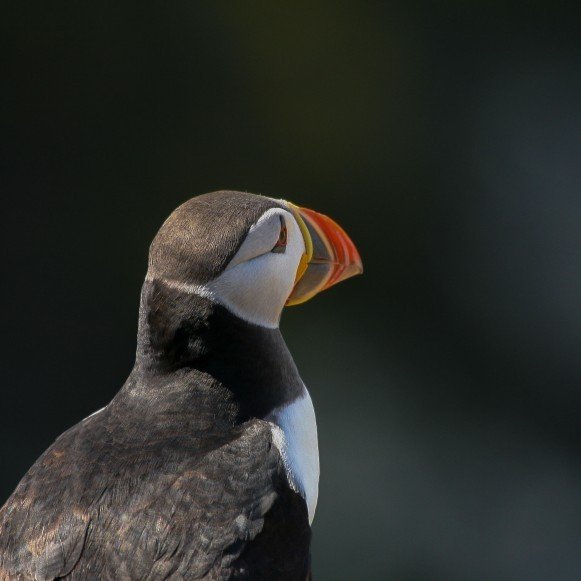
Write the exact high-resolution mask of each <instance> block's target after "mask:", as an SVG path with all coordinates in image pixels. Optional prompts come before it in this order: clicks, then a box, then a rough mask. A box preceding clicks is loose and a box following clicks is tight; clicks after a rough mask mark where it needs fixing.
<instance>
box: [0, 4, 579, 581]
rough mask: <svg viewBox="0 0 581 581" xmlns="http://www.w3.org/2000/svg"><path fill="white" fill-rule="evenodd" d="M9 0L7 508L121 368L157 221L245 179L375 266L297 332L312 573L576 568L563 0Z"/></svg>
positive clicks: (3, 432)
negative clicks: (312, 464) (305, 390)
mask: <svg viewBox="0 0 581 581" xmlns="http://www.w3.org/2000/svg"><path fill="white" fill-rule="evenodd" d="M570 5H573V3H571V4H570ZM0 10H1V13H0V47H1V52H0V59H1V62H2V91H1V93H0V148H1V151H0V168H1V169H0V171H1V192H2V228H0V237H1V238H0V242H1V252H2V274H1V276H2V284H1V287H0V300H1V303H0V304H1V305H2V330H3V332H2V335H1V337H2V344H1V346H0V348H1V354H2V355H1V359H0V362H1V365H2V371H1V376H0V382H1V391H0V410H1V415H0V419H1V422H0V502H2V501H3V500H4V499H5V498H6V497H7V496H8V495H9V493H10V492H11V491H12V490H13V488H14V486H15V485H16V484H17V482H18V480H19V479H20V477H21V476H22V475H23V473H24V472H25V471H26V470H27V468H28V467H29V466H30V464H31V463H32V462H33V461H34V459H35V458H36V457H37V456H38V455H39V454H40V453H41V452H42V451H43V450H44V449H45V448H46V447H47V446H48V445H49V444H50V443H51V441H53V440H54V438H55V437H56V436H57V435H58V434H59V433H60V432H62V431H63V430H65V429H66V428H67V427H69V426H70V425H72V424H73V423H75V422H77V421H78V420H80V419H81V418H83V417H85V416H86V415H88V414H90V413H91V412H93V411H95V410H96V409H97V408H100V407H102V406H103V405H105V404H106V403H107V402H108V401H109V400H110V398H111V397H112V396H113V395H114V394H115V392H116V391H117V390H118V389H119V387H120V386H121V385H122V383H123V381H124V380H125V378H126V376H127V375H128V373H129V371H130V369H131V366H132V363H133V357H134V349H135V331H136V323H137V309H138V297H139V291H140V285H141V282H142V279H143V276H144V274H145V268H146V256H147V249H148V244H149V242H150V240H151V239H152V237H153V236H154V234H155V232H156V230H157V228H158V227H159V225H160V224H161V222H162V221H163V220H164V219H165V217H166V216H167V215H168V214H169V213H170V212H171V211H172V210H173V209H174V207H175V206H177V205H178V204H179V203H181V202H182V201H184V200H185V199H187V198H188V197H190V196H191V195H194V194H197V193H202V192H206V191H212V190H216V189H221V188H229V189H240V190H247V191H252V192H256V193H265V194H268V195H272V196H276V197H286V198H288V199H290V200H292V201H294V202H296V203H298V204H302V205H305V206H308V207H311V208H313V209H316V210H319V211H322V212H325V213H327V214H329V215H330V216H332V217H334V218H335V219H336V220H337V221H338V222H339V223H340V224H342V225H343V226H344V227H345V229H346V230H347V231H348V232H349V233H350V234H351V235H352V237H353V239H354V240H355V242H356V243H357V245H358V247H359V249H360V251H361V254H362V256H363V259H364V263H365V268H366V271H365V275H364V276H363V277H360V278H358V279H353V280H351V281H348V282H347V283H344V284H342V285H339V286H338V287H336V288H334V289H332V290H330V291H328V292H327V293H324V294H323V295H321V296H319V297H317V298H316V299H315V300H313V301H311V302H309V303H308V304H306V305H304V306H302V307H296V308H292V309H289V310H288V312H287V313H286V314H285V316H284V319H283V332H284V333H285V336H286V338H287V341H288V343H289V346H290V348H291V351H292V352H293V354H294V356H295V360H296V362H297V364H298V366H299V368H300V370H301V372H302V375H303V378H304V380H305V382H306V384H307V385H308V386H309V388H310V391H311V394H312V397H313V400H314V402H315V406H316V409H317V414H318V422H319V432H320V448H321V466H322V478H321V492H320V500H319V506H318V511H317V517H316V520H315V523H314V542H313V565H314V573H315V578H316V579H318V580H343V579H346V580H351V579H355V580H366V579H370V580H373V579H378V580H383V579H386V580H390V579H393V580H410V581H412V580H414V581H416V580H448V581H449V580H459V581H462V580H483V581H485V580H521V579H522V580H535V579H539V580H541V579H543V580H544V579H558V580H568V579H578V578H579V575H580V571H581V552H580V550H579V548H580V547H581V460H580V451H581V446H580V443H579V442H580V440H579V438H578V427H579V417H580V412H581V391H580V381H581V364H580V357H579V351H580V347H581V301H580V296H581V227H580V224H581V191H580V190H581V188H580V186H581V138H580V136H581V73H580V71H581V58H580V57H581V35H580V34H579V26H578V22H579V21H578V19H576V18H575V13H574V11H572V10H567V5H565V4H559V3H555V2H534V1H531V2H516V1H513V2H491V1H490V0H488V1H473V2H461V1H459V0H458V1H451V0H449V1H443V2H409V1H407V2H403V1H401V2H383V3H379V2H378V3H375V2H350V3H347V2H332V3H331V2H329V3H327V2H311V3H292V4H291V3H266V2H261V3H258V2H214V3H210V2H206V3H201V2H193V1H192V0H189V1H174V2H141V3H121V2H63V3H61V2H45V3H36V4H33V3H29V2H23V1H18V2H15V1H6V2H3V3H2V6H1V9H0Z"/></svg>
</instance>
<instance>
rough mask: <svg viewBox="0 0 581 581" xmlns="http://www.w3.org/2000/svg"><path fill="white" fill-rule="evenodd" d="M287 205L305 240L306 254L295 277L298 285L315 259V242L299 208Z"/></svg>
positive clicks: (302, 257)
mask: <svg viewBox="0 0 581 581" xmlns="http://www.w3.org/2000/svg"><path fill="white" fill-rule="evenodd" d="M287 204H288V207H289V208H290V210H291V212H292V213H293V216H294V217H295V219H296V221H297V223H298V225H299V228H300V229H301V234H302V235H303V239H304V241H305V252H304V253H303V255H302V256H301V261H300V262H299V267H298V268H297V274H296V277H295V284H296V283H297V282H298V281H299V280H301V278H302V276H303V274H305V271H306V270H307V266H308V265H309V262H311V258H313V240H312V238H311V234H310V232H309V229H308V228H307V225H306V224H305V221H304V220H303V218H302V216H301V213H300V211H299V208H298V207H297V206H295V205H294V204H291V202H287Z"/></svg>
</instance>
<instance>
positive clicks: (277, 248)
mask: <svg viewBox="0 0 581 581" xmlns="http://www.w3.org/2000/svg"><path fill="white" fill-rule="evenodd" d="M286 241H287V232H286V224H285V222H284V218H283V217H282V216H281V217H280V233H279V235H278V240H277V241H276V244H275V245H274V248H273V249H272V250H271V252H276V253H277V254H282V253H283V252H284V251H285V250H286Z"/></svg>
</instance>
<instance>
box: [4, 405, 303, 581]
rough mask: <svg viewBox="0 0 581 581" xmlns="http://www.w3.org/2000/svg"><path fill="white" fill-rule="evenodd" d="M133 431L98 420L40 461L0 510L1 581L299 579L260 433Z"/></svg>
mask: <svg viewBox="0 0 581 581" xmlns="http://www.w3.org/2000/svg"><path fill="white" fill-rule="evenodd" d="M136 430H141V431H143V430H142V429H141V428H140V426H132V427H131V426H129V427H128V426H124V427H123V429H121V428H120V427H119V426H118V425H116V423H115V421H113V420H112V419H111V418H108V417H107V411H105V412H101V413H100V414H98V415H97V416H95V417H92V418H88V419H87V420H85V421H83V422H81V423H80V424H78V425H77V426H75V427H74V428H72V429H71V430H69V431H68V432H65V433H64V434H63V435H62V436H61V437H60V438H59V439H58V440H57V441H56V442H55V443H54V444H53V445H52V446H51V447H50V448H49V449H48V450H47V451H46V452H45V453H44V454H43V455H42V456H41V457H40V458H39V460H38V461H37V462H36V464H35V465H34V466H33V467H32V468H31V469H30V471H29V472H28V473H27V475H26V476H25V477H24V478H23V480H22V481H21V483H20V484H19V485H18V487H17V489H16V491H15V492H14V494H13V495H12V496H11V497H10V498H9V500H8V501H7V503H6V504H5V505H4V507H3V508H2V509H1V510H0V579H5V578H7V579H12V578H15V579H17V578H25V579H28V578H34V579H39V580H41V579H55V578H58V577H64V576H68V577H67V578H70V579H152V580H153V579H166V578H172V579H234V578H235V579H240V578H242V579H244V578H251V579H305V577H306V575H307V572H308V567H309V566H308V560H309V542H310V527H309V525H308V519H307V509H306V505H305V503H304V501H303V499H302V498H301V497H299V496H298V495H297V494H296V493H295V492H293V491H292V490H290V489H289V487H288V484H287V481H286V477H285V476H284V471H283V469H282V465H281V461H280V457H279V455H278V452H277V450H276V448H275V447H274V446H273V445H272V441H271V434H270V429H269V427H268V424H266V423H265V422H263V421H260V420H253V421H251V422H248V423H247V424H245V425H244V426H242V427H241V428H240V429H237V431H236V432H232V433H230V434H229V436H228V437H227V438H225V437H224V435H223V434H221V435H217V434H209V433H208V432H205V433H204V437H203V439H202V438H199V439H197V438H196V437H193V436H191V435H189V436H183V435H182V434H166V433H163V430H158V431H157V432H156V431H154V432H153V433H147V434H142V436H141V437H140V438H136V437H135V433H136ZM128 434H131V437H128ZM204 446H205V449H204ZM196 450H197V452H196Z"/></svg>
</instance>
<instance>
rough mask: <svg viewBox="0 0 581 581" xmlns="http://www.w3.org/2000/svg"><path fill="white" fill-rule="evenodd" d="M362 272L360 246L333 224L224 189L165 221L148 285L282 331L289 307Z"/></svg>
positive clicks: (285, 205) (151, 259) (191, 203)
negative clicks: (189, 295)
mask: <svg viewBox="0 0 581 581" xmlns="http://www.w3.org/2000/svg"><path fill="white" fill-rule="evenodd" d="M362 271H363V266H362V262H361V258H360V256H359V253H358V252H357V249H356V248H355V245H354V244H353V242H352V241H351V240H350V238H349V237H348V236H347V234H346V233H345V232H344V231H343V229H342V228H341V227H340V226H339V225H338V224H336V223H335V222H333V220H331V219H330V218H327V217H326V216H324V215H322V214H318V213H317V212H313V211H312V210H307V209H306V208H300V207H298V206H295V205H293V204H291V203H290V202H286V201H284V200H274V199H271V198H266V197H263V196H257V195H254V194H248V193H243V192H232V191H219V192H213V193H210V194H204V195H202V196H198V197H195V198H192V199H191V200H188V201H187V202H185V203H184V204H182V205H181V206H180V207H179V208H177V209H176V210H175V211H174V212H173V213H172V214H171V215H170V217H169V218H168V219H167V220H166V221H165V223H164V224H163V225H162V227H161V228H160V230H159V232H158V233H157V235H156V237H155V238H154V240H153V242H152V244H151V248H150V252H149V268H148V272H147V279H148V280H150V281H151V280H156V281H159V282H161V283H163V284H166V285H169V286H171V287H174V288H178V289H181V290H183V291H186V292H191V293H195V294H198V295H201V296H204V297H207V298H209V299H211V300H212V301H215V302H217V303H219V304H221V305H223V306H224V307H226V308H227V309H228V310H230V311H231V312H233V313H234V314H235V315H237V316H238V317H240V318H242V319H244V320H246V321H248V322H250V323H254V324H257V325H261V326H265V327H271V328H276V327H278V322H279V319H280V315H281V312H282V309H283V308H284V306H285V305H295V304H299V303H302V302H304V301H307V300H308V299H310V298H311V297H313V296H315V295H316V294H317V293H319V292H320V291H322V290H324V289H327V288H329V287H330V286H332V285H334V284H336V283H338V282H340V281H342V280H345V279H346V278H349V277H351V276H354V275H356V274H360V273H361V272H362Z"/></svg>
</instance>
